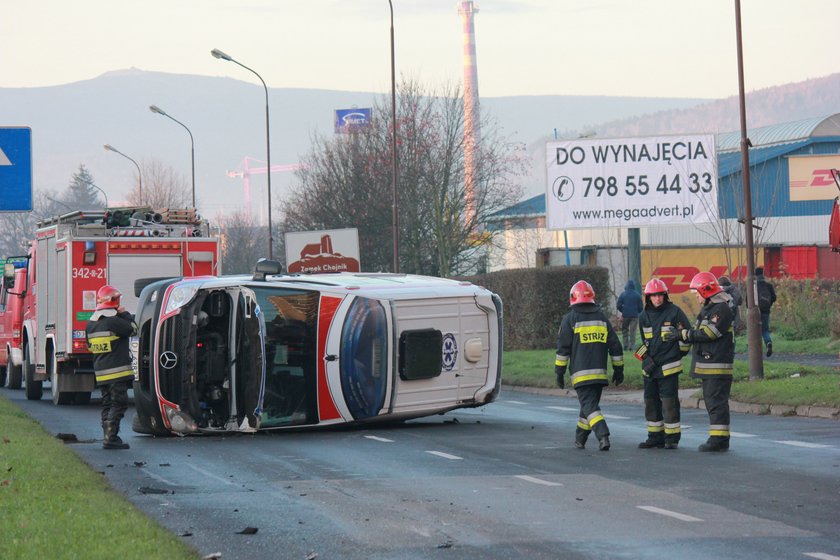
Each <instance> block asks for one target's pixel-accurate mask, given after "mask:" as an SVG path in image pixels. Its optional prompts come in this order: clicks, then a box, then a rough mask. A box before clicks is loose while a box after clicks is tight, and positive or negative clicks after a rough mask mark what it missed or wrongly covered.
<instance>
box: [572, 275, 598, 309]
mask: <svg viewBox="0 0 840 560" xmlns="http://www.w3.org/2000/svg"><path fill="white" fill-rule="evenodd" d="M569 303H570V304H571V305H575V304H576V303H595V290H593V289H592V284H590V283H589V282H586V281H585V280H578V281H577V282H575V285H574V286H572V289H571V290H570V291H569Z"/></svg>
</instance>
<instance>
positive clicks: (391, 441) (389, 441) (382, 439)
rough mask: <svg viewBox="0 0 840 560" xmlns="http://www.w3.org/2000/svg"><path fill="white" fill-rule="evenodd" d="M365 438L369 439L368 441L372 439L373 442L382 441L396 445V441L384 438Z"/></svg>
mask: <svg viewBox="0 0 840 560" xmlns="http://www.w3.org/2000/svg"><path fill="white" fill-rule="evenodd" d="M365 437H366V438H368V439H372V440H373V441H382V442H385V443H394V440H392V439H388V438H384V437H379V436H365Z"/></svg>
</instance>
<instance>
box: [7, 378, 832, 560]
mask: <svg viewBox="0 0 840 560" xmlns="http://www.w3.org/2000/svg"><path fill="white" fill-rule="evenodd" d="M0 394H2V395H4V396H6V397H7V398H10V399H11V400H13V401H14V402H15V403H16V404H17V405H19V406H20V407H21V408H23V409H24V410H26V411H27V412H28V413H29V414H30V415H31V416H33V417H34V418H36V419H37V420H38V421H39V422H41V424H42V425H43V426H44V427H45V428H46V429H47V430H48V431H50V432H52V433H59V432H62V433H74V434H76V436H77V437H78V439H79V440H80V442H79V443H75V444H72V448H73V449H74V450H75V451H76V452H77V453H78V454H79V456H80V457H81V458H82V459H83V460H85V461H86V462H88V463H89V464H90V465H91V467H92V468H93V469H94V470H96V471H99V472H102V473H104V474H105V476H106V477H107V478H108V480H109V481H110V483H111V484H112V485H113V486H114V487H115V488H116V489H117V490H118V491H120V492H121V493H123V494H124V495H126V496H127V497H128V499H129V500H130V501H131V502H132V503H134V504H135V505H136V506H137V507H139V508H140V509H142V510H143V511H145V512H146V513H148V514H149V515H150V516H152V517H154V518H155V519H157V520H158V521H159V522H160V523H161V524H162V525H163V526H165V527H167V528H169V529H170V530H171V531H173V532H174V533H175V534H176V535H180V536H181V538H183V539H184V540H185V541H186V542H188V543H189V544H191V545H192V546H194V547H195V548H196V549H198V550H199V551H200V552H201V553H203V554H211V553H215V552H220V553H221V555H222V556H221V557H222V558H224V559H233V558H284V559H287V558H288V559H300V560H303V559H310V560H313V559H315V558H317V559H319V560H324V559H385V558H388V559H438V558H440V559H462V558H463V559H467V558H468V559H478V558H480V559H507V558H510V559H514V558H515V559H520V558H552V559H554V558H564V559H565V558H568V559H603V558H633V559H648V558H650V559H654V558H655V559H657V560H661V559H662V558H680V559H701V558H702V559H706V558H709V559H712V558H713V559H715V560H720V559H721V558H727V559H729V558H738V559H740V558H743V559H756V560H758V559H762V560H765V559H767V558H817V559H822V560H832V559H837V560H840V423H838V422H837V421H834V420H822V419H815V418H780V417H772V416H750V415H739V414H735V415H733V419H732V429H733V430H735V432H734V433H733V440H732V449H731V451H730V452H728V453H723V454H703V453H698V452H697V451H696V447H697V445H699V444H700V443H701V442H702V441H704V440H705V438H706V433H705V432H706V427H707V424H708V420H707V416H706V413H705V411H703V410H696V409H695V410H684V411H683V424H684V426H683V441H682V444H681V448H680V449H679V450H676V451H668V450H660V449H654V450H640V449H637V447H636V445H637V443H638V442H639V441H641V440H642V439H644V437H645V428H644V419H643V415H642V410H641V407H640V405H633V404H620V403H613V402H606V401H605V402H602V409H603V411H604V412H605V414H606V417H607V421H608V423H609V426H610V429H611V431H612V437H611V439H612V442H613V447H612V450H611V451H609V452H599V451H597V442H590V446H589V447H590V448H592V449H586V450H584V451H580V450H576V449H574V448H573V446H572V440H573V433H574V426H575V422H576V419H577V401H576V399H573V398H562V397H556V396H549V395H539V394H527V393H518V392H513V391H504V392H503V394H502V397H501V399H500V401H499V402H497V403H494V404H492V405H489V406H487V407H484V408H482V409H474V410H462V411H455V412H451V413H449V414H446V415H443V416H435V417H432V418H428V419H424V420H416V421H411V422H408V423H405V424H401V425H395V426H388V427H379V428H374V429H332V430H329V431H309V432H294V433H291V432H284V433H279V434H258V435H244V436H243V435H236V436H230V437H190V438H151V437H148V436H140V435H138V434H133V433H132V432H131V431H130V426H131V415H132V411H129V415H128V417H127V418H126V420H124V421H123V427H124V433H123V434H122V435H123V436H124V438H125V439H126V441H128V442H129V443H130V444H131V449H130V450H127V451H106V450H103V449H101V432H100V430H99V421H98V403H97V401H94V403H92V404H91V405H89V406H83V407H77V406H64V407H56V406H54V405H53V404H52V403H51V402H50V400H49V395H48V394H47V395H45V398H44V400H43V401H35V402H30V401H26V400H25V397H24V396H23V392H22V391H10V390H8V389H2V390H0ZM593 443H594V445H593ZM247 528H253V529H256V530H257V531H256V533H253V534H241V533H240V532H241V531H243V530H246V529H247Z"/></svg>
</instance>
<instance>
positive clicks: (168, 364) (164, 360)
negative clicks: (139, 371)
mask: <svg viewBox="0 0 840 560" xmlns="http://www.w3.org/2000/svg"><path fill="white" fill-rule="evenodd" d="M159 362H160V367H162V368H163V369H172V368H174V367H175V366H176V365H178V356H177V355H176V354H175V352H170V351H169V350H167V351H166V352H164V353H163V354H161V355H160V360H159Z"/></svg>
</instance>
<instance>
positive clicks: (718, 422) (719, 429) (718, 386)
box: [703, 376, 732, 443]
mask: <svg viewBox="0 0 840 560" xmlns="http://www.w3.org/2000/svg"><path fill="white" fill-rule="evenodd" d="M731 390H732V376H725V377H710V378H708V379H704V380H703V402H704V403H705V404H706V410H707V411H708V413H709V439H710V440H715V439H719V440H720V441H725V442H726V443H729V393H730V391H731Z"/></svg>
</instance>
